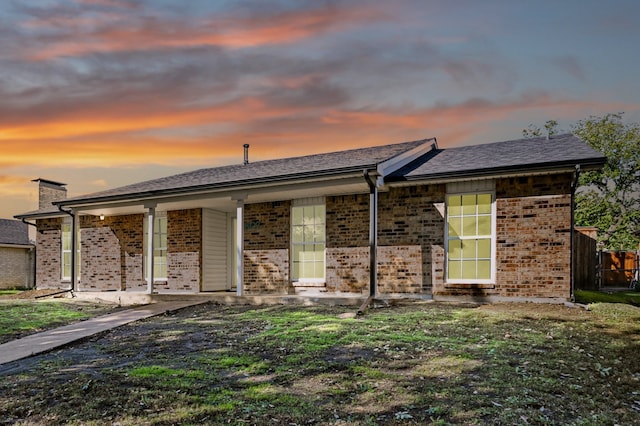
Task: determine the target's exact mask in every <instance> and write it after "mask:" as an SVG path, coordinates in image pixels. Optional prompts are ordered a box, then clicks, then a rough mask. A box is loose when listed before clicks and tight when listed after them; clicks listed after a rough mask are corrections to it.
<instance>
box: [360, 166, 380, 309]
mask: <svg viewBox="0 0 640 426" xmlns="http://www.w3.org/2000/svg"><path fill="white" fill-rule="evenodd" d="M362 173H363V176H364V180H365V181H366V182H367V184H369V297H368V298H367V300H366V301H365V302H364V303H363V304H362V306H360V309H358V315H362V314H363V313H364V310H365V309H366V308H367V306H368V305H369V304H370V303H371V301H372V300H373V298H374V297H376V296H377V294H378V261H377V258H376V255H377V251H378V186H377V185H376V183H375V182H374V181H373V180H372V179H371V176H369V170H367V169H365V170H363V172H362Z"/></svg>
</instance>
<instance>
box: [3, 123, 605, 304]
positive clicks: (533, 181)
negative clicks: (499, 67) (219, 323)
mask: <svg viewBox="0 0 640 426" xmlns="http://www.w3.org/2000/svg"><path fill="white" fill-rule="evenodd" d="M246 149H247V146H245V161H244V163H240V164H237V165H230V166H224V167H216V168H208V169H202V170H196V171H193V172H188V173H183V174H179V175H175V176H169V177H165V178H161V179H155V180H151V181H147V182H141V183H135V184H132V185H128V186H124V187H120V188H115V189H110V190H107V191H103V192H98V193H94V194H89V195H85V196H80V197H73V198H65V197H66V191H65V189H64V184H60V183H56V182H52V181H47V180H38V182H39V184H40V186H41V188H42V187H43V186H44V187H45V191H44V197H45V198H46V199H45V200H44V202H43V204H42V205H40V209H39V210H38V211H34V212H30V213H25V214H21V215H18V216H16V218H19V219H24V220H31V221H35V224H36V225H37V228H38V236H37V248H38V262H37V285H38V287H39V288H41V287H42V288H45V287H49V288H72V289H74V290H76V291H78V292H85V291H119V292H147V293H184V294H191V293H202V292H215V291H234V292H236V294H238V295H265V294H327V295H364V296H369V295H376V296H393V295H400V296H404V297H434V298H436V299H437V298H440V299H444V298H449V297H473V298H478V297H480V298H486V299H490V300H502V299H505V300H516V299H520V300H545V301H554V300H555V301H559V300H567V299H568V298H570V297H571V296H572V239H573V237H572V232H571V230H572V217H573V214H572V213H573V211H572V209H573V194H574V188H575V185H576V182H577V176H578V174H579V173H580V171H582V170H589V169H593V168H598V167H601V166H602V165H603V164H604V162H605V158H604V157H603V156H602V155H601V154H600V153H598V152H596V151H594V150H593V149H591V148H590V147H589V146H588V145H586V144H585V143H584V142H583V141H582V140H580V139H579V138H577V137H576V136H573V135H571V134H565V135H557V136H553V137H552V138H551V139H548V138H533V139H521V140H513V141H506V142H497V143H490V144H484V145H475V146H465V147H458V148H451V149H441V148H439V147H438V144H437V142H436V140H435V139H425V140H418V141H413V142H406V143H399V144H392V145H386V146H378V147H370V148H360V149H353V150H348V151H341V152H333V153H327V154H317V155H309V156H303V157H295V158H284V159H277V160H269V161H259V162H255V163H251V162H248V161H247V154H246ZM41 194H42V192H41Z"/></svg>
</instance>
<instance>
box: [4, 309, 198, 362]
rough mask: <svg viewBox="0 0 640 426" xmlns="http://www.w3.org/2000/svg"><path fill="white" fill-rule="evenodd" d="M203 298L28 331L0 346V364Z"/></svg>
mask: <svg viewBox="0 0 640 426" xmlns="http://www.w3.org/2000/svg"><path fill="white" fill-rule="evenodd" d="M206 302H207V301H206V300H202V301H197V300H184V301H171V302H160V303H154V304H151V305H145V306H140V307H138V308H133V309H127V310H124V311H120V312H115V313H111V314H107V315H103V316H100V317H96V318H91V319H88V320H86V321H80V322H78V323H75V324H71V325H67V326H64V327H60V328H54V329H52V330H48V331H43V332H42V333H37V334H32V335H31V336H27V337H23V338H22V339H18V340H12V341H11V342H7V343H5V344H3V345H0V365H2V364H5V363H8V362H12V361H17V360H20V359H23V358H27V357H30V356H32V355H36V354H40V353H43V352H48V351H50V350H53V349H56V348H59V347H61V346H64V345H68V344H69V343H72V342H75V341H76V340H80V339H84V338H85V337H90V336H93V335H95V334H98V333H101V332H103V331H107V330H111V329H114V328H116V327H120V326H121V325H125V324H128V323H130V322H134V321H138V320H142V319H145V318H150V317H153V316H156V315H162V314H164V313H166V312H171V311H177V310H178V309H182V308H186V307H188V306H194V305H199V304H202V303H206Z"/></svg>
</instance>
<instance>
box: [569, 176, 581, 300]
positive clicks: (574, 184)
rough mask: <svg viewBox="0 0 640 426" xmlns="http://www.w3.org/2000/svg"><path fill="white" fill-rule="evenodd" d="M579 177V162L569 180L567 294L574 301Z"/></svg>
mask: <svg viewBox="0 0 640 426" xmlns="http://www.w3.org/2000/svg"><path fill="white" fill-rule="evenodd" d="M579 179H580V164H576V170H575V172H574V174H573V180H572V181H571V243H570V244H571V260H570V262H571V266H570V269H569V285H570V288H569V296H570V298H571V299H570V300H571V302H575V300H576V297H575V282H574V281H575V262H576V259H575V257H576V255H575V250H576V247H575V242H576V237H575V233H576V231H575V222H576V219H575V212H576V189H578V180H579Z"/></svg>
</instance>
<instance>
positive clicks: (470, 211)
mask: <svg viewBox="0 0 640 426" xmlns="http://www.w3.org/2000/svg"><path fill="white" fill-rule="evenodd" d="M493 222H494V221H493V194H492V193H474V194H453V195H448V196H447V281H448V282H462V283H464V282H490V281H491V280H492V271H493V262H492V259H493V246H494V244H493V235H494V230H493V227H494V225H493Z"/></svg>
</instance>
